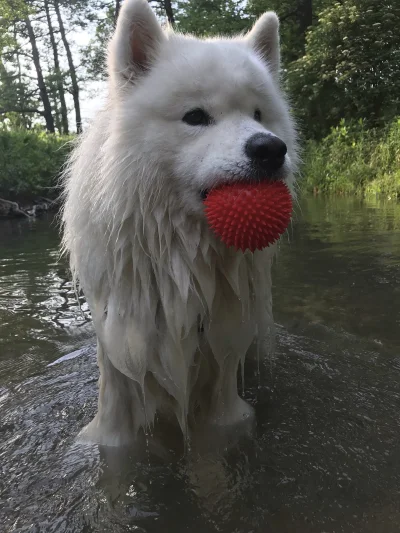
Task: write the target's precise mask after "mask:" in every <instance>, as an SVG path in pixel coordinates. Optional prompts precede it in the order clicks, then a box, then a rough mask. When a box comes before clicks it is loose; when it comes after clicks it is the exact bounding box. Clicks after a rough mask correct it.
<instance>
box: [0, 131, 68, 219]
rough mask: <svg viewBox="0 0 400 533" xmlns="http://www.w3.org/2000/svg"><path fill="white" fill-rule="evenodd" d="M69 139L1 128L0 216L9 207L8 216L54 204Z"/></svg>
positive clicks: (35, 210) (20, 214)
mask: <svg viewBox="0 0 400 533" xmlns="http://www.w3.org/2000/svg"><path fill="white" fill-rule="evenodd" d="M72 140H73V137H72V136H60V135H48V134H46V133H44V132H37V131H27V130H15V131H5V130H4V131H1V130H0V198H1V199H3V202H2V206H0V216H6V215H5V213H7V212H8V211H9V215H8V216H24V214H26V213H28V214H29V213H31V214H34V212H39V211H41V210H48V209H49V208H50V207H54V206H55V203H54V201H55V200H56V198H57V197H58V195H59V192H60V191H59V189H58V178H59V175H60V171H61V169H62V166H63V165H64V163H65V161H66V158H67V155H68V153H69V151H70V149H71V146H72V143H71V141H72ZM7 202H8V203H7ZM10 202H11V203H12V204H15V203H16V204H18V205H10V204H9V203H10Z"/></svg>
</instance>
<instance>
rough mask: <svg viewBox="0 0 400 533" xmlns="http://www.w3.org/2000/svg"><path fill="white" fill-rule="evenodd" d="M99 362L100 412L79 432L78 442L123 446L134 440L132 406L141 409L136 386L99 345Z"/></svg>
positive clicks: (135, 429) (134, 422) (134, 423)
mask: <svg viewBox="0 0 400 533" xmlns="http://www.w3.org/2000/svg"><path fill="white" fill-rule="evenodd" d="M97 360H98V365H99V369H100V382H99V401H98V412H97V414H96V416H95V417H94V419H93V420H92V421H91V422H90V423H89V424H88V425H87V426H86V427H85V428H84V429H83V430H82V431H81V432H80V434H79V437H78V439H79V440H81V441H85V442H91V443H95V444H102V445H105V446H123V445H126V444H130V443H132V442H133V441H134V440H135V437H136V434H137V422H138V421H137V420H136V421H135V420H134V416H133V415H134V411H133V404H134V402H135V403H136V404H138V405H140V402H139V398H135V397H134V396H135V395H136V394H137V391H136V387H135V385H136V384H135V383H134V382H132V380H130V379H129V378H128V377H127V376H124V374H122V373H121V372H120V371H119V370H117V369H116V368H115V367H114V366H113V364H112V363H111V361H110V359H109V358H108V356H107V354H106V353H105V351H104V349H103V346H102V344H101V342H100V341H99V340H98V341H97Z"/></svg>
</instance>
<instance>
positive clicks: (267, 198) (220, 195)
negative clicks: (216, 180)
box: [204, 181, 293, 252]
mask: <svg viewBox="0 0 400 533" xmlns="http://www.w3.org/2000/svg"><path fill="white" fill-rule="evenodd" d="M204 205H205V213H206V217H207V221H208V224H209V226H210V227H211V228H212V229H213V231H214V232H215V234H216V235H218V237H219V238H220V239H221V240H222V242H223V243H225V244H226V246H234V247H235V248H236V249H237V250H242V251H243V252H244V251H246V250H250V251H251V252H254V251H255V250H262V249H263V248H266V247H267V246H269V245H271V244H273V243H274V242H276V241H277V240H278V239H279V237H280V236H281V235H282V233H283V232H284V231H285V230H286V228H287V227H288V225H289V222H290V218H291V216H292V209H293V205H292V197H291V195H290V192H289V189H288V188H287V186H286V185H285V184H284V183H283V182H282V181H264V182H260V183H251V184H246V183H234V184H231V185H229V184H228V185H223V186H221V187H217V188H215V189H212V190H211V191H210V192H209V193H208V195H207V198H206V199H205V201H204Z"/></svg>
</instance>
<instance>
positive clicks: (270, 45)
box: [245, 11, 281, 80]
mask: <svg viewBox="0 0 400 533" xmlns="http://www.w3.org/2000/svg"><path fill="white" fill-rule="evenodd" d="M245 39H246V41H247V42H248V43H249V44H250V46H252V48H253V49H254V50H255V51H256V52H257V53H258V54H259V55H260V57H261V59H262V60H263V61H265V63H267V66H268V68H269V70H270V72H271V74H272V75H273V76H274V78H275V79H276V80H278V79H279V69H280V63H281V53H280V47H279V19H278V16H277V14H276V13H274V12H273V11H267V12H266V13H264V14H263V15H262V16H261V17H260V18H259V19H258V20H257V22H256V23H255V24H254V26H253V28H252V29H251V30H250V32H249V33H248V34H247V35H246V37H245Z"/></svg>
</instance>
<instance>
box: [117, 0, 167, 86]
mask: <svg viewBox="0 0 400 533" xmlns="http://www.w3.org/2000/svg"><path fill="white" fill-rule="evenodd" d="M164 39H165V35H164V32H163V30H162V28H161V26H160V24H159V23H158V21H157V18H156V16H155V14H154V13H153V11H152V9H151V8H150V6H149V4H148V2H147V0H125V2H124V3H123V4H122V7H121V11H120V14H119V17H118V22H117V27H116V30H115V33H114V36H113V37H112V39H111V41H110V44H109V47H108V73H109V75H110V77H111V79H112V80H114V81H116V82H117V84H123V85H126V82H131V83H135V81H136V80H137V79H138V78H139V77H140V76H141V75H142V74H143V73H145V72H146V71H147V70H149V69H150V68H151V64H152V62H153V61H154V59H155V57H156V55H157V53H158V50H159V48H160V46H161V45H162V42H163V40H164Z"/></svg>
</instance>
